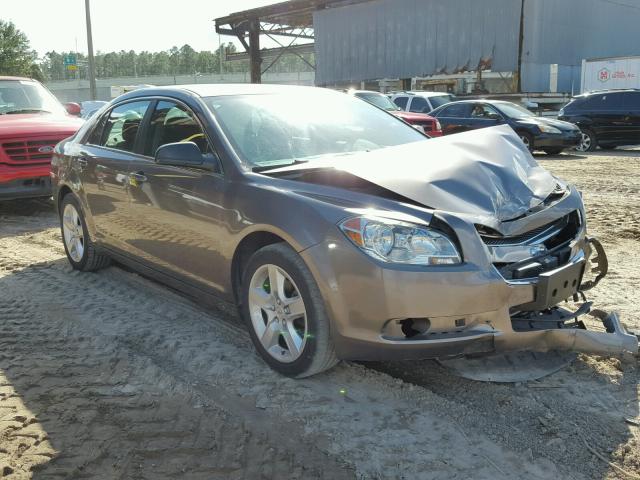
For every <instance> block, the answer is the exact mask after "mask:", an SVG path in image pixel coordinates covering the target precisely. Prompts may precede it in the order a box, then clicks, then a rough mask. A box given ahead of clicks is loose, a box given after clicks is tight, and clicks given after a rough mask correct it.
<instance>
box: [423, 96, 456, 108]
mask: <svg viewBox="0 0 640 480" xmlns="http://www.w3.org/2000/svg"><path fill="white" fill-rule="evenodd" d="M456 100H457V98H456V97H455V95H449V94H446V95H436V96H434V97H429V101H430V102H431V105H433V108H434V109H436V108H438V107H440V106H442V105H444V104H446V103H451V102H455V101H456Z"/></svg>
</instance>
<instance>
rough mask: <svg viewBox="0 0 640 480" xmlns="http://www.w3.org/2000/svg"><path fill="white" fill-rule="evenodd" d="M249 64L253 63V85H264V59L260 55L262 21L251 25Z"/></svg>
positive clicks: (253, 21)
mask: <svg viewBox="0 0 640 480" xmlns="http://www.w3.org/2000/svg"><path fill="white" fill-rule="evenodd" d="M249 62H250V63H251V83H262V70H261V69H262V58H261V55H260V21H259V20H258V19H254V20H251V23H250V24H249Z"/></svg>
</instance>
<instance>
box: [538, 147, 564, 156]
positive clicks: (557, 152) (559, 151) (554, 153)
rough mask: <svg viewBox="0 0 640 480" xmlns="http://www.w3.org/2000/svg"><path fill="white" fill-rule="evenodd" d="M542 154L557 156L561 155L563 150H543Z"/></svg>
mask: <svg viewBox="0 0 640 480" xmlns="http://www.w3.org/2000/svg"><path fill="white" fill-rule="evenodd" d="M543 150H544V153H546V154H547V155H558V154H560V153H562V151H563V150H564V148H557V147H556V148H544V149H543Z"/></svg>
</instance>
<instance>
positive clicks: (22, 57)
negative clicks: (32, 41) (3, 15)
mask: <svg viewBox="0 0 640 480" xmlns="http://www.w3.org/2000/svg"><path fill="white" fill-rule="evenodd" d="M36 57H37V55H36V52H35V51H33V50H32V49H31V46H30V45H29V40H28V39H27V36H26V35H25V34H24V33H22V32H21V31H20V30H18V29H17V28H16V26H15V25H14V24H13V23H12V22H5V21H4V20H0V74H4V75H23V76H27V77H30V76H32V75H36V78H37V79H38V80H43V76H42V72H41V71H40V69H39V68H37V66H36V63H35V62H36ZM34 66H35V67H36V68H34Z"/></svg>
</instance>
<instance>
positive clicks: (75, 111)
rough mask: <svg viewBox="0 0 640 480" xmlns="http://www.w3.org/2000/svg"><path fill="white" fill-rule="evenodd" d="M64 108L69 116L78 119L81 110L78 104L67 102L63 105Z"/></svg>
mask: <svg viewBox="0 0 640 480" xmlns="http://www.w3.org/2000/svg"><path fill="white" fill-rule="evenodd" d="M64 108H65V109H66V110H67V113H68V114H69V115H73V116H75V117H79V116H80V113H81V112H82V108H81V107H80V104H79V103H75V102H68V103H65V104H64Z"/></svg>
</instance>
